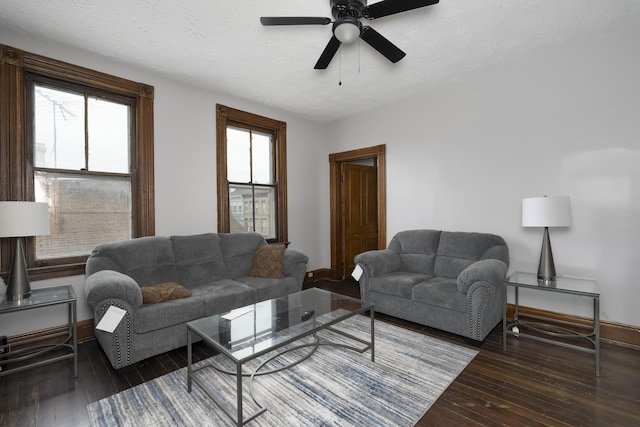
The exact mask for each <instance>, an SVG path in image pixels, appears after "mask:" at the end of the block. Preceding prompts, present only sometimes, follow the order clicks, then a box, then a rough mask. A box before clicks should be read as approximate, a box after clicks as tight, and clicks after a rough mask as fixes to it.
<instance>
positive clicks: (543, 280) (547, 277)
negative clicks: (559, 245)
mask: <svg viewBox="0 0 640 427" xmlns="http://www.w3.org/2000/svg"><path fill="white" fill-rule="evenodd" d="M538 285H540V286H546V287H555V286H556V266H555V264H554V263H553V253H552V252H551V240H550V239H549V227H545V228H544V234H543V237H542V249H541V250H540V263H539V264H538Z"/></svg>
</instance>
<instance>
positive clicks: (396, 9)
mask: <svg viewBox="0 0 640 427" xmlns="http://www.w3.org/2000/svg"><path fill="white" fill-rule="evenodd" d="M438 2H439V0H383V1H381V2H378V3H374V4H372V5H369V6H367V7H365V8H364V11H363V16H364V17H365V18H367V19H376V18H381V17H383V16H389V15H393V14H396V13H400V12H405V11H407V10H411V9H418V8H420V7H425V6H431V5H432V4H436V3H438Z"/></svg>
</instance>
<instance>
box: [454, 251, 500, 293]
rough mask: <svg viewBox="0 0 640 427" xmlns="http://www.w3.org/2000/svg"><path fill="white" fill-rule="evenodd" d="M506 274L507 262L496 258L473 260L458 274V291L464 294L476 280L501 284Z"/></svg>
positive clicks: (496, 284) (495, 284)
mask: <svg viewBox="0 0 640 427" xmlns="http://www.w3.org/2000/svg"><path fill="white" fill-rule="evenodd" d="M506 275H507V264H505V263H504V262H502V261H500V260H497V259H483V260H481V261H477V262H474V263H473V264H471V265H470V266H469V267H467V268H465V269H464V270H463V271H462V272H461V273H460V274H459V275H458V281H457V284H458V291H460V293H463V294H466V293H467V292H468V291H469V288H470V287H471V285H473V284H474V283H476V282H481V281H482V282H487V283H490V284H492V285H494V286H501V285H502V284H503V283H504V281H505V278H506Z"/></svg>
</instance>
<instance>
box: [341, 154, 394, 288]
mask: <svg viewBox="0 0 640 427" xmlns="http://www.w3.org/2000/svg"><path fill="white" fill-rule="evenodd" d="M371 158H373V159H375V164H376V169H377V180H378V249H384V248H386V246H387V187H386V182H387V173H386V146H385V145H384V144H382V145H376V146H373V147H367V148H359V149H356V150H350V151H343V152H341V153H332V154H329V181H330V184H329V198H330V211H331V273H332V275H333V277H335V278H338V279H342V277H338V276H339V275H340V272H341V271H342V270H343V269H344V266H343V261H342V258H343V248H342V241H343V240H344V235H343V233H344V226H343V225H344V217H343V212H342V209H341V206H342V203H341V200H342V196H343V194H342V180H341V176H342V173H341V171H342V164H343V163H347V162H350V161H353V160H362V159H371Z"/></svg>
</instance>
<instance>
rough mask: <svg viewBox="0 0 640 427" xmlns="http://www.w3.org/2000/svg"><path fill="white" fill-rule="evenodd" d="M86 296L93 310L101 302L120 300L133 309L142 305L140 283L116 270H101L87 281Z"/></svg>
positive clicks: (85, 283)
mask: <svg viewBox="0 0 640 427" xmlns="http://www.w3.org/2000/svg"><path fill="white" fill-rule="evenodd" d="M84 295H85V297H86V298H87V303H88V304H89V306H91V307H92V308H96V307H98V305H99V304H100V302H101V301H104V300H107V299H120V300H123V301H126V302H127V303H128V304H129V305H130V306H131V307H133V308H137V307H140V306H141V305H142V291H141V290H140V286H139V285H138V283H137V282H136V281H135V280H133V279H132V278H131V277H129V276H127V275H126V274H122V273H119V272H117V271H114V270H101V271H98V272H96V273H94V274H92V275H90V276H89V277H87V278H86V279H85V282H84Z"/></svg>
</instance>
